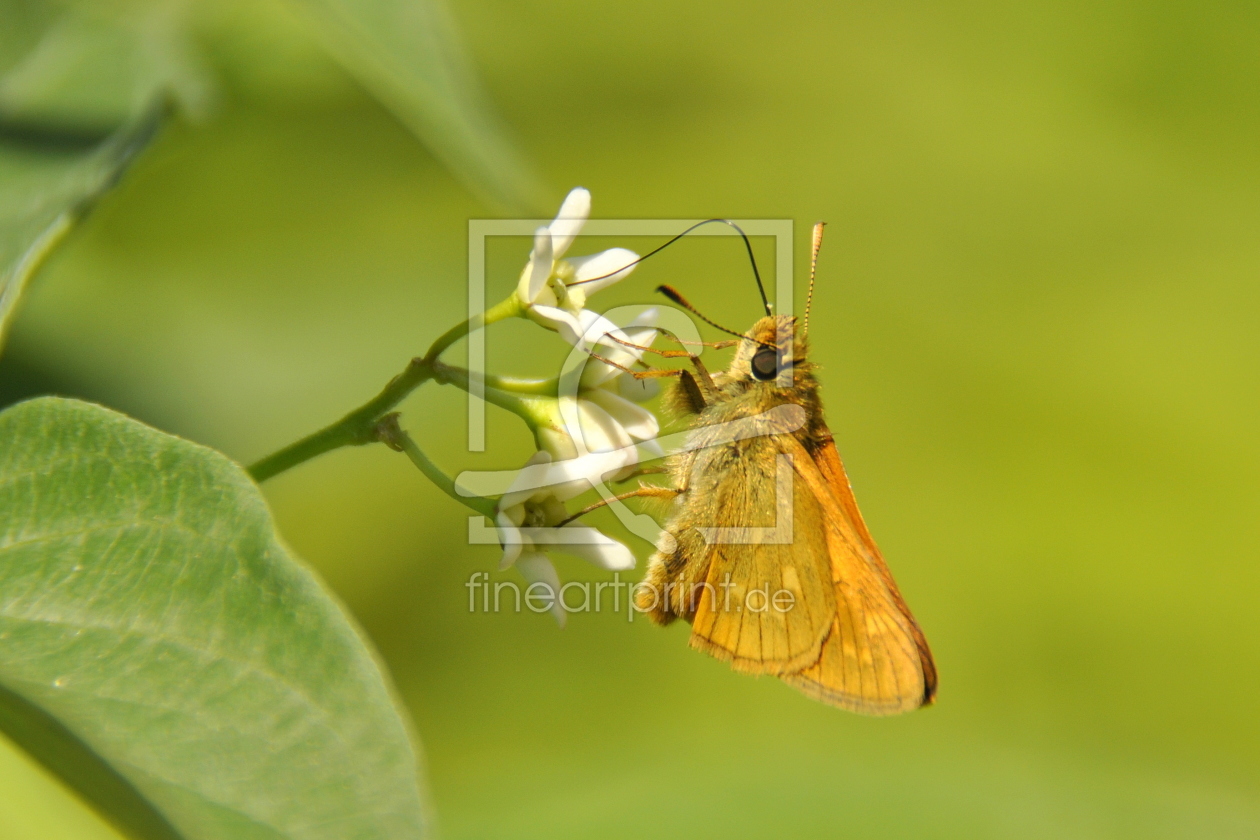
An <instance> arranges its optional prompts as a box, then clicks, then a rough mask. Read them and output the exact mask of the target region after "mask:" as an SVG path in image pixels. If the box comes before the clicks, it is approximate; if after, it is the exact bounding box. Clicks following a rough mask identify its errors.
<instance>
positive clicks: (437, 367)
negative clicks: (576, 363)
mask: <svg viewBox="0 0 1260 840" xmlns="http://www.w3.org/2000/svg"><path fill="white" fill-rule="evenodd" d="M433 378H434V380H435V381H437V382H441V383H442V384H443V385H454V386H455V387H457V388H460V389H461V390H464V391H468V390H469V389H470V388H471V387H472V382H473V376H472V373H471V372H469V371H467V370H465V369H464V368H462V367H458V366H456V365H447V364H443V363H442V362H434V363H433ZM478 378H480V377H478ZM496 380H497V381H499V382H502V381H503V377H496V376H487V377H485V383H486V385H485V387H484V388H483V389H481V391H479V392H478V393H479V394H480V396H481V397H482V398H483V399H484V400H485V401H486V402H488V403H490V404H491V405H497V406H498V407H499V408H502V409H506V410H508V411H510V412H512V413H513V414H516V415H518V416H520V417H521V418H523V419H524V420H525V421H526V422H528V423H529V424H530V426H531V427H532V426H534V425H535V424H536V423H537V422H539V421H540V419H541V420H543V421H550V419H551V412H550V411H548V410H547V409H546V408H545V406H549V405H551V404H552V403H554V402H555V400H556V398H555V396H554V391H551V390H549V389H547V388H546V387H540V388H539V389H538V390H536V391H533V392H524V393H521V392H514V391H506V390H502V389H500V388H497V387H494V386H493V385H491V383H492V382H494V381H496ZM515 381H516V382H522V383H525V382H528V380H515ZM535 384H537V385H541V386H545V385H546V383H545V382H537V383H535ZM547 394H551V396H547Z"/></svg>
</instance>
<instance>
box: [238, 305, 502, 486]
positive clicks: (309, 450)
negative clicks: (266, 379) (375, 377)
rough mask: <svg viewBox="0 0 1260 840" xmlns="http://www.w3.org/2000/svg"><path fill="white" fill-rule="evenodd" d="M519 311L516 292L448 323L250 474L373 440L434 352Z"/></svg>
mask: <svg viewBox="0 0 1260 840" xmlns="http://www.w3.org/2000/svg"><path fill="white" fill-rule="evenodd" d="M520 313H521V304H520V302H519V301H518V300H517V299H516V296H515V295H512V296H511V297H508V298H506V299H505V300H503V301H501V302H500V303H498V304H496V305H495V306H493V307H491V308H490V309H489V310H487V311H486V312H483V313H482V314H480V315H477V316H475V317H472V318H469V319H468V320H466V321H464V322H463V323H461V324H456V325H455V326H454V327H451V328H450V329H449V330H447V331H446V332H445V333H443V334H442V335H441V336H440V337H439V338H438V340H437V341H435V342H433V344H432V346H430V347H429V351H428V352H427V353H425V354H424V356H423V357H420V358H415V359H412V360H411V361H410V362H409V363H408V364H407V367H406V369H404V370H403V372H402V373H400V374H398V375H397V376H395V377H394V378H393V379H391V380H390V382H389V384H388V385H386V386H385V388H384V389H383V390H382V391H381V392H380V393H379V394H377V395H376V396H375V397H374V398H373V399H371V400H369V401H368V402H366V403H364V404H363V405H361V406H359V407H358V408H356V409H355V410H354V411H352V412H350V413H349V414H347V415H346V416H345V417H342V418H341V419H340V420H338V421H337V422H336V423H332V424H331V425H328V426H325V427H324V428H322V429H320V430H319V431H317V432H314V433H312V434H309V435H307V436H306V437H304V438H302V439H301V440H299V441H296V442H295V443H291V444H289V445H288V446H286V447H284V448H283V449H281V450H280V451H278V452H273V453H272V454H270V455H268V456H267V457H266V458H263V459H262V460H260V461H257V462H255V463H254V464H251V465H250V467H249V474H250V476H251V477H252V478H253V479H254V481H257V482H259V483H261V482H263V481H266V480H267V479H269V478H271V477H272V476H275V475H279V474H280V473H282V472H284V471H285V470H288V469H292V468H293V467H296V466H297V465H298V464H301V463H304V462H306V461H309V460H310V459H312V458H314V457H316V456H317V455H323V454H324V453H325V452H331V451H332V450H334V449H340V448H341V447H343V446H362V445H363V444H365V443H371V442H372V441H374V440H376V438H375V437H374V434H375V425H376V423H377V421H378V420H380V419H381V417H383V416H384V415H385V414H386V413H387V412H389V411H391V410H393V408H394V407H395V406H397V405H398V404H399V403H400V402H402V401H403V400H404V399H406V397H407V395H408V394H410V393H411V392H412V391H414V390H416V389H417V388H419V387H420V386H421V385H423V384H424V383H425V382H427V381H429V380H430V379H432V378H433V376H434V368H435V366H436V365H438V364H440V363H439V362H438V361H437V359H438V356H440V355H442V352H443V351H444V350H446V349H447V348H448V347H450V346H451V345H452V344H454V343H455V342H457V341H459V340H460V339H462V338H464V337H466V336H467V335H468V334H469V333H471V332H473V331H474V330H479V329H481V328H482V327H484V326H487V325H488V324H493V323H495V322H496V321H502V320H504V319H505V318H511V317H514V316H516V315H519V314H520Z"/></svg>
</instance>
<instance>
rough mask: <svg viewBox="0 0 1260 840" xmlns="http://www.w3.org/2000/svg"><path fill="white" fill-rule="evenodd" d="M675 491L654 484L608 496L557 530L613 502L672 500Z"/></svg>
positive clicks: (676, 493) (570, 518) (568, 520)
mask: <svg viewBox="0 0 1260 840" xmlns="http://www.w3.org/2000/svg"><path fill="white" fill-rule="evenodd" d="M678 492H679V491H677V490H675V489H674V488H672V487H661V486H659V485H655V484H644V485H642V486H640V487H639V488H638V489H636V490H630V491H628V492H626V493H618V494H617V495H616V496H610V497H609V498H607V499H600V500H599V501H598V502H591V503H590V504H589V505H587V506H586V507H584V508H582V509H581V510H579V511H578V512H577V513H575V514H573V515H572V516H570V517H569V518H567V519H565V520H563V521H562V522H561V523H560V524H559V525H557V526H556V527H557V528H563V527H564V526H565V525H568V524H569V523H570V522H572V521H573V520H575V519H578V518H580V517H583V516H585V515H586V514H588V513H590V512H591V511H593V510H599V509H600V508H602V507H607V506H608V505H610V504H612V503H613V502H624V501H625V500H626V499H671V500H672V499H673V498H674V497H675V496H677V495H678Z"/></svg>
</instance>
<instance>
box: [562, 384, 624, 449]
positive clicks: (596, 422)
mask: <svg viewBox="0 0 1260 840" xmlns="http://www.w3.org/2000/svg"><path fill="white" fill-rule="evenodd" d="M577 420H578V428H577V432H578V434H580V435H581V438H580V439H579V440H580V443H582V444H583V445H585V446H586V451H587V452H611V451H613V450H618V449H623V448H625V447H629V446H631V445H632V444H633V443H634V441H633V440H632V439H631V437H630V435H629V434H628V433H627V432H626V430H625V429H624V428H623V427H622V425H621V424H620V423H618V422H617V420H616V419H615V418H614V417H613V416H612V415H611V414H609V413H608V412H607V411H606V410H604V408H603V407H602V406H601V405H599V404H598V403H596V402H593V401H591V400H587V399H583V398H581V397H579V398H578V400H577ZM569 434H574V429H572V428H570V429H569ZM575 437H576V436H575Z"/></svg>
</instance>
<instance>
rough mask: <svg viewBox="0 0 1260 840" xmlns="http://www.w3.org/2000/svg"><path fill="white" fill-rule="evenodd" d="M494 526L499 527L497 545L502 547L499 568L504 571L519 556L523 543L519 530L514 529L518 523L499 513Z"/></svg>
mask: <svg viewBox="0 0 1260 840" xmlns="http://www.w3.org/2000/svg"><path fill="white" fill-rule="evenodd" d="M495 524H496V525H498V526H499V545H501V546H503V557H502V558H501V559H500V560H499V568H500V569H506V568H507V567H508V566H511V565H512V564H513V563H515V562H516V559H517V558H518V557H520V556H521V550H522V549H523V548H524V547H525V541H524V539H523V538H522V536H521V531H520V529H519V528H517V527H516V526H517V524H519V523H516V522H513V521H512V519H511V518H509V517H508V516H507V515H505V514H502V513H500V514H499V515H498V516H496V517H495Z"/></svg>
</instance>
